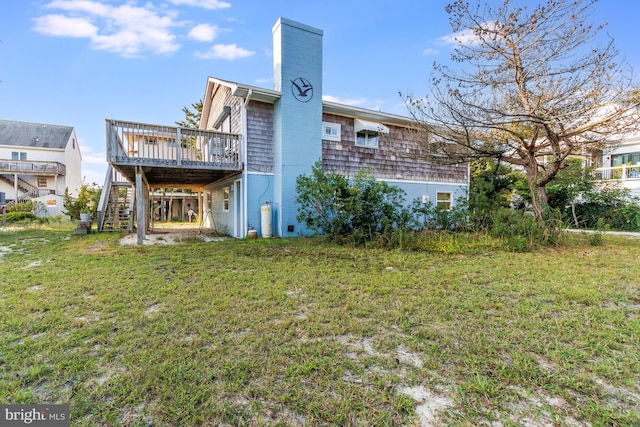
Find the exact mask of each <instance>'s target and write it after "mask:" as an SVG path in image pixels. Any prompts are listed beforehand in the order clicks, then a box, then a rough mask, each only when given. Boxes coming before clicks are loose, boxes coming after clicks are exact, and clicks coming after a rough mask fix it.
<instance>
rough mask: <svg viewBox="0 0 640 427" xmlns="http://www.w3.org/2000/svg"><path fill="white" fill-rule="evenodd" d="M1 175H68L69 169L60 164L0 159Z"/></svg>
mask: <svg viewBox="0 0 640 427" xmlns="http://www.w3.org/2000/svg"><path fill="white" fill-rule="evenodd" d="M0 173H19V174H31V175H33V174H42V175H66V173H67V168H66V167H65V165H63V164H62V163H58V162H42V161H30V160H3V159H0Z"/></svg>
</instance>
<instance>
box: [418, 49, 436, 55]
mask: <svg viewBox="0 0 640 427" xmlns="http://www.w3.org/2000/svg"><path fill="white" fill-rule="evenodd" d="M439 53H440V51H439V50H438V49H432V48H427V49H425V50H424V51H423V52H422V54H423V55H427V56H428V55H437V54H439Z"/></svg>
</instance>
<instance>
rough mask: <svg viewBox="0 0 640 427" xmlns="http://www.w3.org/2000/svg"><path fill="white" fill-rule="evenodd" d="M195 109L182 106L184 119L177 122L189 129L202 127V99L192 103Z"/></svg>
mask: <svg viewBox="0 0 640 427" xmlns="http://www.w3.org/2000/svg"><path fill="white" fill-rule="evenodd" d="M191 107H192V108H193V110H194V111H191V110H190V109H189V108H188V107H182V112H183V113H184V120H181V121H176V122H175V124H176V125H178V126H180V127H183V128H189V129H198V128H199V127H200V118H201V117H202V99H201V100H200V101H198V102H196V103H195V104H191Z"/></svg>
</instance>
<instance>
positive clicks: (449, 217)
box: [409, 197, 471, 231]
mask: <svg viewBox="0 0 640 427" xmlns="http://www.w3.org/2000/svg"><path fill="white" fill-rule="evenodd" d="M409 213H410V214H411V227H412V228H413V229H415V230H448V231H468V230H470V229H471V224H470V223H469V209H468V205H467V200H466V199H465V198H464V197H460V198H458V200H456V203H455V205H454V206H453V207H452V208H451V209H444V208H440V207H437V206H434V205H433V203H431V202H429V203H422V202H421V201H420V200H418V199H416V200H414V201H413V204H412V205H411V208H410V209H409Z"/></svg>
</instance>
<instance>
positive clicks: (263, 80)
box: [253, 77, 273, 85]
mask: <svg viewBox="0 0 640 427" xmlns="http://www.w3.org/2000/svg"><path fill="white" fill-rule="evenodd" d="M253 82H254V83H255V84H257V85H265V84H269V83H273V77H271V78H269V77H260V78H258V79H255V80H254V81H253Z"/></svg>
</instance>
